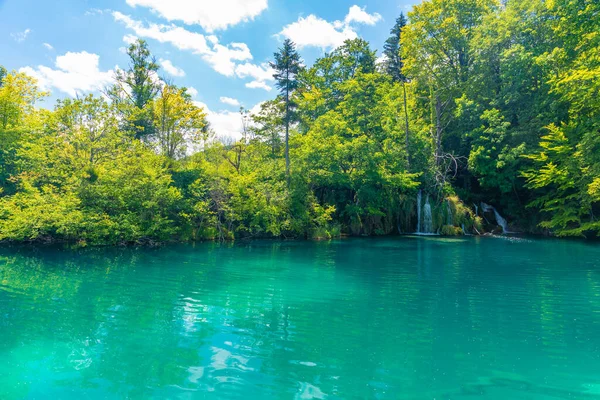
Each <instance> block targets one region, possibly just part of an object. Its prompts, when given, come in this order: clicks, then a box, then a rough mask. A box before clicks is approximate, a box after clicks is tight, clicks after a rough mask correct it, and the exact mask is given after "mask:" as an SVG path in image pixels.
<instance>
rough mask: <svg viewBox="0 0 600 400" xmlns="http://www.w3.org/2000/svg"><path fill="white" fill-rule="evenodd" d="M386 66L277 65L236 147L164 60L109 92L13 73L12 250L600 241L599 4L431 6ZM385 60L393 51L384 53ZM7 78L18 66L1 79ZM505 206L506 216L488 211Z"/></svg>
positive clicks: (3, 213) (354, 56)
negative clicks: (302, 242) (476, 239)
mask: <svg viewBox="0 0 600 400" xmlns="http://www.w3.org/2000/svg"><path fill="white" fill-rule="evenodd" d="M387 17H388V20H390V21H391V20H394V19H395V21H396V22H395V25H394V26H393V27H390V28H391V31H390V37H389V39H388V40H387V41H386V42H385V43H384V44H383V48H384V51H383V53H382V54H380V55H378V54H377V52H376V51H375V50H374V49H373V44H370V43H367V42H366V41H364V40H362V39H354V40H348V41H346V42H345V44H344V45H343V46H341V47H339V48H337V49H335V50H333V51H331V52H330V53H327V54H324V55H323V57H321V58H320V59H318V60H317V61H316V62H315V63H314V64H313V65H310V66H309V65H305V64H304V62H303V61H302V59H301V57H300V55H299V53H298V50H297V49H296V46H295V44H294V43H293V42H291V41H289V40H286V41H285V42H283V43H282V45H281V47H280V48H279V49H274V51H275V53H274V56H273V60H272V62H271V66H272V68H273V70H274V71H275V78H276V82H277V89H278V92H279V93H278V95H277V96H276V97H275V98H273V99H272V100H270V101H267V102H264V103H262V104H261V106H260V110H259V111H257V112H254V113H251V112H250V111H248V110H245V109H241V110H240V118H241V119H242V120H243V122H244V132H243V133H242V135H241V137H240V138H239V139H235V140H233V139H231V140H223V139H220V140H219V139H218V138H219V137H220V136H219V132H214V131H213V129H212V127H211V126H210V124H209V123H208V122H207V119H206V112H205V110H203V109H202V108H200V107H198V106H197V105H196V104H195V103H194V101H193V100H192V97H191V95H190V94H189V93H188V91H187V89H186V88H185V87H178V86H176V85H174V84H172V83H171V82H167V81H163V80H161V79H159V78H158V77H159V76H160V71H159V66H158V64H157V62H156V61H155V58H154V56H153V55H152V53H151V49H150V47H149V45H148V43H146V42H144V41H143V40H139V41H138V42H136V43H134V44H132V45H131V46H130V47H129V49H128V51H127V54H128V56H129V58H130V63H129V66H128V68H127V69H123V70H119V71H117V73H116V74H115V77H114V85H112V86H111V87H107V88H106V89H105V90H104V91H103V92H102V93H100V94H95V95H86V96H79V97H77V98H74V99H64V100H58V101H57V103H56V105H55V106H54V108H53V109H52V110H50V109H47V108H44V107H40V105H39V104H40V101H41V100H42V99H43V98H45V97H47V96H48V93H45V92H43V91H41V90H40V89H39V88H38V85H37V83H36V81H35V79H34V78H32V77H29V76H27V75H25V74H23V73H19V72H17V71H7V70H6V69H4V68H1V67H0V241H3V242H32V241H33V242H73V243H77V244H80V245H118V244H134V243H137V244H155V243H161V242H170V241H196V240H235V239H248V238H311V239H328V238H332V237H339V236H341V235H359V236H371V235H390V234H399V233H411V232H415V231H416V230H417V229H418V228H417V224H419V223H420V218H419V215H420V212H417V198H418V197H421V196H422V201H423V202H425V201H427V204H430V207H431V218H432V221H431V223H432V225H433V226H432V231H433V232H435V233H440V234H443V235H462V234H483V233H484V232H495V231H498V229H499V228H498V225H499V222H498V221H497V219H496V218H495V216H494V213H490V212H488V211H489V210H490V209H491V208H492V206H493V208H494V209H496V210H498V212H499V214H501V215H502V216H504V218H506V219H507V220H508V227H509V229H510V231H513V232H522V233H534V234H544V235H552V236H564V237H566V236H569V237H586V238H593V237H597V236H599V235H600V219H599V218H600V97H599V96H600V2H598V1H596V0H505V1H497V0H426V1H424V2H422V3H421V4H419V5H417V6H415V7H414V8H413V10H412V11H411V12H409V13H408V14H407V15H406V16H405V15H400V16H398V17H397V18H395V17H396V16H387ZM375 45H376V46H380V45H382V44H381V43H377V44H375ZM0 62H1V60H0ZM487 205H490V206H487Z"/></svg>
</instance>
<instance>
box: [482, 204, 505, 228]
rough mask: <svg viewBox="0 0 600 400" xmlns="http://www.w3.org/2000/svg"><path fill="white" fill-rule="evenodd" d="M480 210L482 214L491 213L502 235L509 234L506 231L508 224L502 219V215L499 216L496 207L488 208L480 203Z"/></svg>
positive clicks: (488, 206) (487, 205)
mask: <svg viewBox="0 0 600 400" xmlns="http://www.w3.org/2000/svg"><path fill="white" fill-rule="evenodd" d="M481 209H482V210H483V212H493V213H494V216H495V217H496V223H497V224H498V226H500V227H501V228H502V233H504V234H506V233H510V232H509V230H508V222H507V221H506V219H504V217H502V215H500V213H499V212H498V210H496V207H494V206H490V205H489V204H485V203H481Z"/></svg>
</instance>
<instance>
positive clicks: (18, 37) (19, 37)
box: [10, 28, 31, 43]
mask: <svg viewBox="0 0 600 400" xmlns="http://www.w3.org/2000/svg"><path fill="white" fill-rule="evenodd" d="M30 33H31V29H29V28H27V29H25V30H24V31H23V32H15V33H11V34H10V37H12V38H13V39H14V40H15V41H16V42H18V43H21V42H24V41H25V39H27V36H29V34H30Z"/></svg>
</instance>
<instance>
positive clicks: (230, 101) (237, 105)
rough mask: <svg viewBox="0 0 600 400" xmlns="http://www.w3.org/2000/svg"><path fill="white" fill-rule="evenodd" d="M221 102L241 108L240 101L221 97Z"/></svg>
mask: <svg viewBox="0 0 600 400" xmlns="http://www.w3.org/2000/svg"><path fill="white" fill-rule="evenodd" d="M219 100H221V103H223V104H227V105H230V106H234V107H239V106H240V105H241V104H240V102H239V101H238V99H232V98H231V97H221V98H220V99H219Z"/></svg>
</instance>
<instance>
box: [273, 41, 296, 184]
mask: <svg viewBox="0 0 600 400" xmlns="http://www.w3.org/2000/svg"><path fill="white" fill-rule="evenodd" d="M274 56H275V61H274V62H271V63H270V65H271V68H273V69H274V70H275V73H274V74H273V77H274V78H275V80H276V86H277V88H278V89H279V92H280V96H281V97H282V98H283V99H284V101H285V119H284V123H285V175H286V179H287V181H288V185H289V182H290V124H291V123H292V121H293V116H294V110H295V108H296V103H295V102H294V101H293V95H294V93H295V92H296V89H298V79H297V76H298V74H299V73H300V72H301V71H302V61H301V60H300V54H298V52H297V51H296V45H295V44H294V42H292V41H291V40H289V39H286V40H285V42H283V47H281V48H280V49H279V52H277V53H275V54H274Z"/></svg>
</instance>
